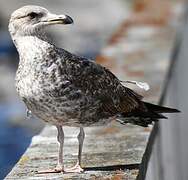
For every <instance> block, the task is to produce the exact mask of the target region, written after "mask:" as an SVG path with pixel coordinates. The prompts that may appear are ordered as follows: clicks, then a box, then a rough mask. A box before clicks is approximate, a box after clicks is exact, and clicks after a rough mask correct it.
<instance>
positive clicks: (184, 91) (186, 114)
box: [146, 20, 188, 180]
mask: <svg viewBox="0 0 188 180" xmlns="http://www.w3.org/2000/svg"><path fill="white" fill-rule="evenodd" d="M180 36H182V37H181V43H180V48H179V50H178V52H177V53H178V54H177V56H175V57H174V58H176V59H175V63H174V65H173V71H172V76H171V78H170V81H169V85H168V89H167V94H166V96H165V101H164V104H165V105H169V106H171V107H174V108H177V109H179V110H181V111H182V112H181V113H180V114H171V115H168V117H169V120H164V121H161V122H160V124H159V132H158V135H157V137H156V139H155V144H154V150H153V152H152V155H151V159H150V162H149V168H148V171H147V176H146V179H147V180H187V179H188V108H187V107H188V20H187V22H186V25H185V26H184V28H183V31H182V34H181V35H180Z"/></svg>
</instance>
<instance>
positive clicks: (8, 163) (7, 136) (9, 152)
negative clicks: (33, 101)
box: [0, 105, 34, 179]
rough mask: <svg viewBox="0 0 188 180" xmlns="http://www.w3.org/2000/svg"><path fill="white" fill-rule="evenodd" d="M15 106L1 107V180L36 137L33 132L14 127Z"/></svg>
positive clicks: (17, 126) (18, 126)
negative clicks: (12, 118)
mask: <svg viewBox="0 0 188 180" xmlns="http://www.w3.org/2000/svg"><path fill="white" fill-rule="evenodd" d="M18 109H19V108H15V106H14V105H13V106H9V107H7V105H3V106H2V105H0V179H3V178H4V177H5V176H6V175H7V174H8V172H9V171H10V170H11V169H12V168H13V166H14V165H15V163H16V162H17V161H18V160H19V158H20V156H21V155H22V154H23V153H24V151H25V150H26V149H27V147H28V146H29V144H30V142H31V138H32V136H33V135H34V134H33V132H31V130H29V129H27V128H24V127H21V126H20V125H13V124H12V123H11V122H10V118H11V116H13V115H14V114H16V112H15V110H18Z"/></svg>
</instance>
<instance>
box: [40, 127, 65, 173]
mask: <svg viewBox="0 0 188 180" xmlns="http://www.w3.org/2000/svg"><path fill="white" fill-rule="evenodd" d="M56 127H57V130H58V135H57V140H58V142H59V155H58V162H57V166H56V168H55V169H52V170H44V171H38V172H37V174H46V173H60V172H64V165H63V144H64V132H63V128H62V126H56Z"/></svg>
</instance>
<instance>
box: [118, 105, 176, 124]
mask: <svg viewBox="0 0 188 180" xmlns="http://www.w3.org/2000/svg"><path fill="white" fill-rule="evenodd" d="M143 103H144V106H145V107H146V109H144V110H142V108H141V109H135V110H134V111H132V112H130V113H121V118H120V119H121V120H118V121H119V122H120V123H123V124H126V123H131V124H135V125H139V126H143V127H147V126H148V125H149V124H152V123H153V122H156V121H158V120H159V119H167V117H165V116H163V115H162V114H161V113H177V112H180V111H179V110H177V109H173V108H168V107H163V106H159V105H154V104H151V103H147V102H143Z"/></svg>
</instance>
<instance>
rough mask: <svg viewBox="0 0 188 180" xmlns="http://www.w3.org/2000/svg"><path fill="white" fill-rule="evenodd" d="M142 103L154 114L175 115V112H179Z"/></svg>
mask: <svg viewBox="0 0 188 180" xmlns="http://www.w3.org/2000/svg"><path fill="white" fill-rule="evenodd" d="M143 103H144V105H145V106H146V108H147V109H148V110H149V111H153V112H156V113H177V112H180V111H179V110H177V109H173V108H169V107H164V106H159V105H155V104H151V103H148V102H143Z"/></svg>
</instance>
